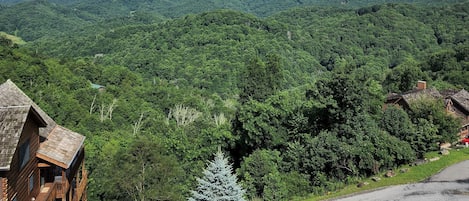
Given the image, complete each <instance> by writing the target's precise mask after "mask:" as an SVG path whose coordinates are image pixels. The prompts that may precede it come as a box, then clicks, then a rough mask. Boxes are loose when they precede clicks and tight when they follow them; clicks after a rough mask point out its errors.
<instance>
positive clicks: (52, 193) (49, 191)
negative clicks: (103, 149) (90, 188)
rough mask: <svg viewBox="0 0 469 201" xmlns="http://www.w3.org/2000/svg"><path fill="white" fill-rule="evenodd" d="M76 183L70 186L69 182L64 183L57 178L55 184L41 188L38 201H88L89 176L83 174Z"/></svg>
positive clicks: (50, 183)
mask: <svg viewBox="0 0 469 201" xmlns="http://www.w3.org/2000/svg"><path fill="white" fill-rule="evenodd" d="M74 182H76V183H72V184H69V183H68V181H67V180H65V181H63V180H62V179H61V177H56V180H55V181H54V182H49V183H45V184H44V186H43V187H42V188H41V191H40V192H39V195H38V196H37V198H36V201H55V200H56V199H62V200H71V201H80V200H83V201H85V200H87V198H86V185H87V182H88V174H87V172H86V171H83V172H82V175H81V178H79V180H74Z"/></svg>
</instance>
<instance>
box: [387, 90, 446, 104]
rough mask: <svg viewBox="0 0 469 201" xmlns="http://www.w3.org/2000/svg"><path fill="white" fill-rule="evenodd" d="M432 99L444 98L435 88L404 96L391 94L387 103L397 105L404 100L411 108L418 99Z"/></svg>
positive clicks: (413, 91)
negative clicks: (411, 104) (400, 100)
mask: <svg viewBox="0 0 469 201" xmlns="http://www.w3.org/2000/svg"><path fill="white" fill-rule="evenodd" d="M424 97H430V98H437V99H439V98H442V97H443V96H442V95H441V94H440V92H438V90H436V89H434V88H429V89H414V90H411V91H407V92H405V93H402V94H396V93H390V94H388V96H387V98H386V102H388V103H396V102H397V101H398V100H399V99H403V100H404V101H405V103H406V104H407V106H410V103H412V102H413V101H416V100H418V99H421V98H424Z"/></svg>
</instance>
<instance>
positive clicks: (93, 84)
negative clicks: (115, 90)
mask: <svg viewBox="0 0 469 201" xmlns="http://www.w3.org/2000/svg"><path fill="white" fill-rule="evenodd" d="M91 88H92V89H97V90H98V91H99V92H103V91H104V90H105V89H106V87H104V86H103V85H99V84H95V83H91Z"/></svg>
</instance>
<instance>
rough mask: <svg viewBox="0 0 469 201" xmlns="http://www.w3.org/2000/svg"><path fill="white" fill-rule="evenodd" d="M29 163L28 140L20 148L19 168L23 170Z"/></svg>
mask: <svg viewBox="0 0 469 201" xmlns="http://www.w3.org/2000/svg"><path fill="white" fill-rule="evenodd" d="M28 161H29V139H28V140H26V142H24V143H23V144H22V145H21V147H20V160H19V162H20V168H23V167H24V166H25V165H26V164H27V163H28Z"/></svg>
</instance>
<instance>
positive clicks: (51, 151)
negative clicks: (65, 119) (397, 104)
mask: <svg viewBox="0 0 469 201" xmlns="http://www.w3.org/2000/svg"><path fill="white" fill-rule="evenodd" d="M84 141H85V136H83V135H80V134H78V133H76V132H73V131H71V130H69V129H66V128H64V127H62V126H56V127H55V128H54V129H53V130H52V132H51V133H50V134H49V137H48V138H47V140H46V141H44V142H43V143H41V145H40V146H39V150H38V151H37V154H36V156H37V157H38V158H41V159H44V160H46V161H49V162H51V163H53V164H55V165H57V166H60V167H62V168H65V169H68V168H69V167H70V165H71V164H72V162H73V159H74V158H75V157H76V155H77V154H78V152H79V151H80V149H81V147H82V146H83V142H84Z"/></svg>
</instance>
